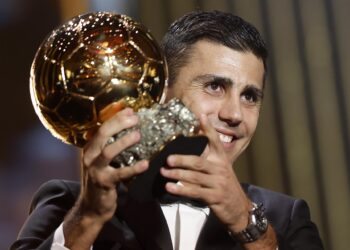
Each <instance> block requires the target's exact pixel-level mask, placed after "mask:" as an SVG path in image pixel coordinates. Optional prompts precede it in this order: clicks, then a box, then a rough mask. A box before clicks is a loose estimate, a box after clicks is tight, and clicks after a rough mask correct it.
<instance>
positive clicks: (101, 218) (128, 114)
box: [63, 108, 148, 249]
mask: <svg viewBox="0 0 350 250" xmlns="http://www.w3.org/2000/svg"><path fill="white" fill-rule="evenodd" d="M137 123H138V117H137V116H136V115H135V114H134V112H133V111H132V109H130V108H126V109H124V110H122V111H119V112H118V113H117V114H116V115H114V116H113V117H111V118H110V119H108V120H107V121H105V122H104V123H103V124H102V125H101V127H100V128H99V129H98V130H97V131H96V133H95V134H94V135H93V137H92V138H91V140H90V141H89V142H88V143H87V145H86V146H85V147H84V150H83V155H82V175H81V176H82V177H81V185H82V186H81V191H80V196H79V199H78V201H77V202H76V204H75V206H74V207H73V208H72V210H71V211H70V213H69V214H68V216H67V217H66V218H65V221H64V225H63V226H64V227H63V229H64V236H65V246H66V247H68V248H69V249H90V247H91V245H92V244H93V242H94V240H95V239H96V237H97V235H98V233H99V231H100V230H101V229H102V227H103V225H104V223H105V222H106V221H108V220H109V219H111V218H112V217H113V215H114V213H115V210H116V208H117V197H118V194H117V190H116V185H117V184H118V183H119V182H121V181H125V180H128V179H130V178H132V177H134V176H136V175H138V174H140V173H142V172H144V171H145V170H146V169H147V168H148V162H147V161H140V162H138V163H136V164H135V165H133V166H128V167H124V168H118V169H116V168H113V167H112V166H110V165H109V164H110V162H111V161H112V160H113V158H114V157H115V156H116V155H118V154H119V153H120V152H122V151H123V150H125V149H126V148H128V147H130V146H131V145H133V144H135V143H137V142H138V141H139V140H140V133H139V131H133V132H131V133H129V134H126V135H125V136H123V137H122V138H120V139H119V140H117V141H115V142H113V143H111V144H108V145H107V141H108V139H109V138H110V137H111V136H113V135H115V134H117V133H119V132H120V131H122V130H123V129H126V128H130V127H133V126H135V125H136V124H137Z"/></svg>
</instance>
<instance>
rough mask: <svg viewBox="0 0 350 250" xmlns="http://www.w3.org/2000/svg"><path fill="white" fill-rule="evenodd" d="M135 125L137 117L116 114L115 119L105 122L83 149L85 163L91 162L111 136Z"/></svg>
mask: <svg viewBox="0 0 350 250" xmlns="http://www.w3.org/2000/svg"><path fill="white" fill-rule="evenodd" d="M123 111H124V110H123ZM123 111H121V112H123ZM130 111H131V112H132V110H130V109H129V112H130ZM137 123H138V117H137V116H136V115H127V114H125V113H121V114H119V113H118V114H117V115H116V116H115V117H113V118H111V119H110V120H108V121H106V122H105V123H104V124H103V125H102V126H101V127H100V128H99V129H98V130H97V132H96V133H95V135H94V136H93V137H92V139H91V140H90V141H89V142H88V143H87V144H86V146H85V147H84V157H85V158H86V160H87V162H91V161H92V160H93V159H94V158H96V157H97V156H98V155H99V154H100V152H101V151H102V150H103V149H104V148H105V145H106V143H107V141H108V139H109V138H110V137H111V136H113V135H115V134H117V133H119V132H120V131H121V130H123V129H126V128H130V127H132V126H135V125H136V124H137Z"/></svg>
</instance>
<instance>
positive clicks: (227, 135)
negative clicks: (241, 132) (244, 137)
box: [216, 129, 239, 146]
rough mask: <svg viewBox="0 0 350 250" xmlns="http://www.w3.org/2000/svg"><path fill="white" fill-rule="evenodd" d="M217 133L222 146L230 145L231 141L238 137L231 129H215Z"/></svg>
mask: <svg viewBox="0 0 350 250" xmlns="http://www.w3.org/2000/svg"><path fill="white" fill-rule="evenodd" d="M216 131H217V132H218V134H219V139H220V141H221V142H222V143H223V145H224V146H232V145H233V143H234V142H235V141H236V140H238V139H239V137H238V136H237V135H236V134H235V133H233V132H232V131H223V130H221V129H220V130H219V129H217V130H216Z"/></svg>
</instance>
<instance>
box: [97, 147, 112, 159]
mask: <svg viewBox="0 0 350 250" xmlns="http://www.w3.org/2000/svg"><path fill="white" fill-rule="evenodd" d="M112 157H113V155H112V153H111V150H110V149H109V147H105V148H103V149H102V151H101V154H100V159H101V160H103V161H109V160H112Z"/></svg>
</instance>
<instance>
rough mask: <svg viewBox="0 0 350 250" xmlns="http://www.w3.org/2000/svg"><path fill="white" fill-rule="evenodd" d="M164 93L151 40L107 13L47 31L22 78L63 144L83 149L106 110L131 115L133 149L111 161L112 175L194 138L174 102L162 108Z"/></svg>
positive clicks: (191, 120)
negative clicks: (135, 137) (135, 118)
mask: <svg viewBox="0 0 350 250" xmlns="http://www.w3.org/2000/svg"><path fill="white" fill-rule="evenodd" d="M166 87H167V66H166V61H165V58H164V56H163V54H162V52H161V50H160V48H159V46H158V44H157V42H156V40H155V39H154V38H153V36H152V35H151V33H150V32H149V31H148V30H147V29H146V28H145V27H144V26H142V25H141V24H139V23H137V22H135V21H134V20H132V19H131V18H129V17H127V16H125V15H120V14H117V13H111V12H95V13H88V14H85V15H80V16H77V17H74V18H73V19H71V20H69V21H68V22H66V23H65V24H63V25H61V26H59V27H58V28H56V29H55V30H53V31H52V32H51V33H50V34H49V35H48V36H47V38H46V39H45V40H44V41H43V43H42V44H41V46H40V47H39V49H38V51H37V53H36V55H35V58H34V61H33V64H32V67H31V72H30V93H31V99H32V102H33V105H34V108H35V111H36V114H37V115H38V116H39V118H40V120H41V122H42V123H43V124H44V126H45V127H46V128H47V129H48V130H49V131H50V132H51V133H52V134H53V135H54V136H55V137H57V138H59V139H60V140H62V141H63V142H66V143H69V144H73V145H76V146H79V147H82V146H84V145H85V143H86V142H87V140H88V139H89V136H90V135H91V132H92V131H95V130H96V129H97V128H98V127H99V126H100V125H101V123H102V122H103V121H104V120H105V119H107V118H108V116H110V114H109V113H110V112H109V111H110V110H120V109H122V108H124V107H131V108H133V109H134V110H135V111H136V112H137V114H138V115H139V117H140V125H139V126H138V127H137V128H132V129H140V131H141V141H140V142H139V143H138V144H136V145H134V146H132V147H130V148H128V149H126V150H125V151H124V152H122V153H121V154H120V155H118V156H117V157H116V158H115V159H114V160H113V164H114V166H116V167H123V166H128V165H131V164H133V163H135V162H136V161H138V160H141V159H150V160H152V159H153V158H154V157H155V155H157V153H159V152H160V151H161V150H162V149H163V148H164V147H165V146H166V145H167V144H168V143H169V142H171V141H173V140H174V139H176V138H178V137H179V136H180V135H184V136H193V135H195V134H196V132H197V131H198V127H199V123H198V121H197V119H196V118H195V116H194V115H193V114H192V113H191V112H190V111H189V110H188V109H187V108H186V107H185V106H184V105H183V104H182V103H181V101H179V100H177V99H173V100H171V101H170V102H168V103H166V104H163V103H162V102H163V99H164V96H165V92H166ZM132 129H128V130H124V131H122V132H121V133H119V134H117V135H115V136H114V137H112V138H111V139H110V140H109V143H112V142H113V141H114V140H115V139H117V138H118V137H119V136H122V135H123V133H128V132H130V131H131V130H132ZM203 145H204V144H203ZM202 148H203V146H202ZM200 150H202V149H200ZM198 153H199V152H197V154H198ZM163 158H164V157H163ZM163 160H164V159H163ZM157 161H159V159H157ZM163 163H164V162H163ZM160 164H161V163H160ZM155 171H156V170H155ZM156 172H157V171H156ZM156 172H154V173H156ZM158 172H159V171H158Z"/></svg>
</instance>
